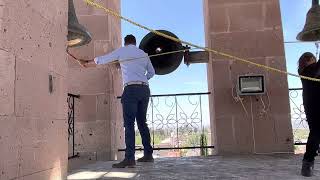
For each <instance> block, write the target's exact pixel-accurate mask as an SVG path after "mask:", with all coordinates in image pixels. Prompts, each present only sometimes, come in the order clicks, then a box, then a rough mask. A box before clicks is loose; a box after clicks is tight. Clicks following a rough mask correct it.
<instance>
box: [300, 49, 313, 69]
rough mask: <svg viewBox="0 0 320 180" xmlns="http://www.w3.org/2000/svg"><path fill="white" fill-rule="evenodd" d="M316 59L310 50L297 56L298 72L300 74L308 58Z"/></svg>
mask: <svg viewBox="0 0 320 180" xmlns="http://www.w3.org/2000/svg"><path fill="white" fill-rule="evenodd" d="M312 59H314V60H316V57H315V56H314V55H313V54H312V53H311V52H305V53H303V54H302V56H301V57H300V58H299V61H298V73H299V74H301V73H302V72H303V70H304V69H305V68H306V67H307V64H308V62H309V61H310V60H312Z"/></svg>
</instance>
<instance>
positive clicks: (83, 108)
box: [75, 95, 97, 122]
mask: <svg viewBox="0 0 320 180" xmlns="http://www.w3.org/2000/svg"><path fill="white" fill-rule="evenodd" d="M76 112H77V113H76V115H75V116H76V119H77V121H78V122H93V121H96V119H97V114H96V113H97V99H96V96H94V95H93V96H90V95H89V96H86V95H83V96H81V99H80V100H79V104H77V107H76Z"/></svg>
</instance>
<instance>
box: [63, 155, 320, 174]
mask: <svg viewBox="0 0 320 180" xmlns="http://www.w3.org/2000/svg"><path fill="white" fill-rule="evenodd" d="M301 159H302V156H297V155H252V156H250V155H248V156H211V157H192V158H161V159H156V160H155V162H154V163H151V164H150V163H138V165H137V166H136V168H129V169H128V168H126V169H114V168H111V166H112V164H113V163H115V162H112V161H109V162H97V163H95V164H92V165H89V166H84V167H80V168H78V169H76V170H74V171H72V172H71V173H69V175H68V179H69V180H74V179H80V177H86V178H87V179H136V180H145V179H150V180H156V179H158V180H162V179H170V180H180V179H186V180H194V179H199V180H212V179H217V180H218V179H219V180H220V179H223V180H229V179H232V180H233V179H236V180H238V179H241V180H242V179H243V180H252V179H266V180H275V179H276V180H288V179H290V180H301V179H304V178H303V177H302V176H301V175H300V167H301ZM319 166H320V163H319V162H316V164H315V175H314V177H311V178H308V179H312V180H316V179H319V177H320V171H319V168H316V167H319Z"/></svg>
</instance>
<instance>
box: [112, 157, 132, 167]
mask: <svg viewBox="0 0 320 180" xmlns="http://www.w3.org/2000/svg"><path fill="white" fill-rule="evenodd" d="M135 166H136V161H135V160H126V159H125V160H123V161H121V162H119V163H116V164H112V167H113V168H125V167H128V168H134V167H135Z"/></svg>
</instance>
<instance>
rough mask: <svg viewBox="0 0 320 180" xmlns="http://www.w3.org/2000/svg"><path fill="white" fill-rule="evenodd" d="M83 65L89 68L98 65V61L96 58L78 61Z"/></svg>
mask: <svg viewBox="0 0 320 180" xmlns="http://www.w3.org/2000/svg"><path fill="white" fill-rule="evenodd" d="M78 62H79V64H80V66H81V67H84V68H88V67H96V63H95V62H94V60H90V61H78Z"/></svg>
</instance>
